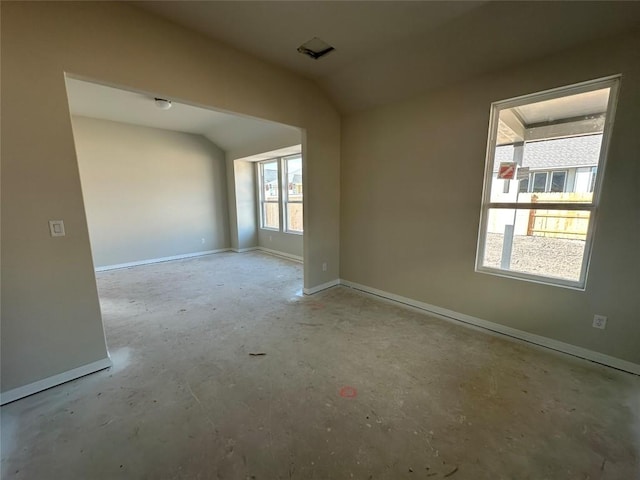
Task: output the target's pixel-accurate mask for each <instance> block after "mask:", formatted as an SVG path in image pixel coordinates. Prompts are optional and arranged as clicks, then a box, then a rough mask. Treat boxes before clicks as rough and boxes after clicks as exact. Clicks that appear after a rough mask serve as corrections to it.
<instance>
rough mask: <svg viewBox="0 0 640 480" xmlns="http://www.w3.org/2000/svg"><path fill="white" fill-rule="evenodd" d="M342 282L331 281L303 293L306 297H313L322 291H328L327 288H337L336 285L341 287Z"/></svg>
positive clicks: (338, 280)
mask: <svg viewBox="0 0 640 480" xmlns="http://www.w3.org/2000/svg"><path fill="white" fill-rule="evenodd" d="M340 283H341V280H340V279H339V278H336V279H335V280H331V281H330V282H327V283H323V284H322V285H316V286H315V287H311V288H305V289H303V290H302V291H303V292H304V294H305V295H313V294H314V293H318V292H321V291H322V290H326V289H327V288H331V287H335V286H336V285H340Z"/></svg>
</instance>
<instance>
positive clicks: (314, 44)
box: [298, 37, 335, 60]
mask: <svg viewBox="0 0 640 480" xmlns="http://www.w3.org/2000/svg"><path fill="white" fill-rule="evenodd" d="M334 50H335V48H333V47H332V46H331V45H329V44H328V43H327V42H325V41H324V40H321V39H320V38H318V37H313V38H312V39H311V40H309V41H308V42H305V43H303V44H302V45H300V46H299V47H298V52H300V53H302V54H303V55H307V56H308V57H311V58H313V59H314V60H318V59H319V58H320V57H324V56H325V55H326V54H327V53H329V52H333V51H334Z"/></svg>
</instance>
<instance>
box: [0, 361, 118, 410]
mask: <svg viewBox="0 0 640 480" xmlns="http://www.w3.org/2000/svg"><path fill="white" fill-rule="evenodd" d="M112 366H113V363H112V362H111V358H109V357H107V358H103V359H102V360H98V361H95V362H91V363H88V364H86V365H82V366H80V367H76V368H74V369H72V370H67V371H66V372H62V373H59V374H57V375H53V376H51V377H47V378H43V379H42V380H38V381H36V382H33V383H29V384H27V385H23V386H21V387H17V388H14V389H12V390H8V391H6V392H3V393H2V394H0V405H5V404H7V403H11V402H15V401H16V400H20V399H21V398H24V397H28V396H29V395H33V394H35V393H38V392H42V391H43V390H48V389H49V388H53V387H56V386H58V385H62V384H63V383H67V382H70V381H71V380H75V379H77V378H80V377H84V376H86V375H89V374H91V373H95V372H99V371H100V370H104V369H106V368H110V367H112Z"/></svg>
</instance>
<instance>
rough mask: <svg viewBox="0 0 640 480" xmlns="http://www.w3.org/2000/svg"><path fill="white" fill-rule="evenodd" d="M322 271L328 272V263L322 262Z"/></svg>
mask: <svg viewBox="0 0 640 480" xmlns="http://www.w3.org/2000/svg"><path fill="white" fill-rule="evenodd" d="M322 271H323V272H326V271H327V262H322Z"/></svg>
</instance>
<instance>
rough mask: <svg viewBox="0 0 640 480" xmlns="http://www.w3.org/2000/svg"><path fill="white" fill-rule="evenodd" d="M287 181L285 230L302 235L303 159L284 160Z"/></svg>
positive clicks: (297, 157) (291, 158) (297, 156)
mask: <svg viewBox="0 0 640 480" xmlns="http://www.w3.org/2000/svg"><path fill="white" fill-rule="evenodd" d="M284 167H285V178H286V179H287V181H286V186H287V189H286V198H285V202H284V205H285V216H284V218H285V220H286V221H285V230H286V231H287V232H294V233H302V157H301V156H300V155H296V156H294V157H288V158H285V159H284Z"/></svg>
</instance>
